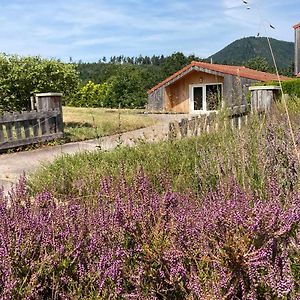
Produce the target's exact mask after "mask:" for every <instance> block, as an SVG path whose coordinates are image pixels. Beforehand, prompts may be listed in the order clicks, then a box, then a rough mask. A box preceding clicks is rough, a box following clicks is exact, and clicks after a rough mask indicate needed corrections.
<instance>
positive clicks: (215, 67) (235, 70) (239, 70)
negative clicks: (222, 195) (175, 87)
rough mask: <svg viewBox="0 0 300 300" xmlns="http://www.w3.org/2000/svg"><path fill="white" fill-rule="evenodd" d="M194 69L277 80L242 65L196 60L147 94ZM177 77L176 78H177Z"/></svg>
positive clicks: (265, 73)
mask: <svg viewBox="0 0 300 300" xmlns="http://www.w3.org/2000/svg"><path fill="white" fill-rule="evenodd" d="M193 70H196V71H201V72H208V71H209V72H211V71H213V72H216V73H215V74H216V75H220V76H222V75H223V74H229V75H233V76H239V77H243V78H248V79H252V80H257V81H273V80H278V78H277V75H276V74H271V73H267V72H261V71H256V70H253V69H249V68H246V67H244V66H228V65H219V64H210V63H205V62H198V61H193V62H191V63H190V64H189V65H187V66H185V67H184V68H182V69H181V70H179V71H178V72H176V73H174V74H173V75H171V76H170V77H168V78H166V79H165V80H163V81H162V82H160V83H159V84H157V85H156V86H154V87H153V88H152V89H150V90H149V91H148V94H150V93H152V92H154V91H155V90H157V89H159V88H160V87H162V86H164V85H166V84H168V83H169V82H170V81H172V82H175V81H177V80H179V79H180V78H181V77H182V76H180V75H182V74H185V73H186V74H188V73H189V72H191V71H193ZM177 77H178V78H177ZM280 79H281V80H288V79H290V78H289V77H285V76H280Z"/></svg>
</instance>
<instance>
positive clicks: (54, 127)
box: [0, 109, 63, 150]
mask: <svg viewBox="0 0 300 300" xmlns="http://www.w3.org/2000/svg"><path fill="white" fill-rule="evenodd" d="M62 136H63V120H62V114H61V111H60V110H58V109H55V110H49V111H40V112H37V111H23V112H13V113H9V112H4V113H2V114H1V115H0V150H6V149H9V148H14V147H20V146H25V145H30V144H35V143H39V142H45V141H51V140H54V139H57V138H60V137H62Z"/></svg>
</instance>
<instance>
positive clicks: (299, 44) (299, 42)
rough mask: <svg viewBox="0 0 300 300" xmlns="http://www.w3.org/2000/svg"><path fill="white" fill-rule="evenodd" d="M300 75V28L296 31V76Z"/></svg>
mask: <svg viewBox="0 0 300 300" xmlns="http://www.w3.org/2000/svg"><path fill="white" fill-rule="evenodd" d="M298 73H300V27H298V28H296V29H295V75H297V74H298Z"/></svg>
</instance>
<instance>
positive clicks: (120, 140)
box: [0, 115, 184, 191]
mask: <svg viewBox="0 0 300 300" xmlns="http://www.w3.org/2000/svg"><path fill="white" fill-rule="evenodd" d="M150 116H151V117H153V118H154V119H156V120H157V125H154V126H150V127H147V128H142V129H138V130H134V131H130V132H126V133H123V134H120V135H113V136H107V137H103V138H101V139H100V140H88V141H83V142H76V143H68V144H64V145H61V146H47V147H44V148H40V149H36V150H32V151H24V152H16V153H12V154H2V155H0V186H3V187H4V190H5V191H7V190H8V189H9V188H10V187H11V185H12V184H14V183H15V182H16V181H17V180H18V179H19V178H20V176H21V175H22V174H23V173H25V174H30V172H34V171H35V170H37V169H38V168H39V167H40V166H41V165H42V164H45V163H50V162H52V161H54V160H55V159H56V158H57V157H59V156H61V155H64V154H74V153H78V152H84V151H95V150H99V149H101V150H112V149H114V148H116V147H117V146H118V145H120V144H121V145H129V146H133V145H134V144H135V143H136V142H137V141H139V140H145V141H147V142H156V141H162V140H165V139H166V138H167V132H168V125H169V122H170V121H172V120H180V119H181V118H183V117H184V115H150Z"/></svg>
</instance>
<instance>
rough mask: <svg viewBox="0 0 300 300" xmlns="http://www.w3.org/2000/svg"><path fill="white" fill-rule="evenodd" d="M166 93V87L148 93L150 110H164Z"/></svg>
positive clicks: (148, 107)
mask: <svg viewBox="0 0 300 300" xmlns="http://www.w3.org/2000/svg"><path fill="white" fill-rule="evenodd" d="M164 94H165V88H164V87H161V88H159V89H157V90H155V91H154V92H152V93H151V94H149V95H148V106H147V109H148V110H149V111H163V110H164V102H165V101H164Z"/></svg>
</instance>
